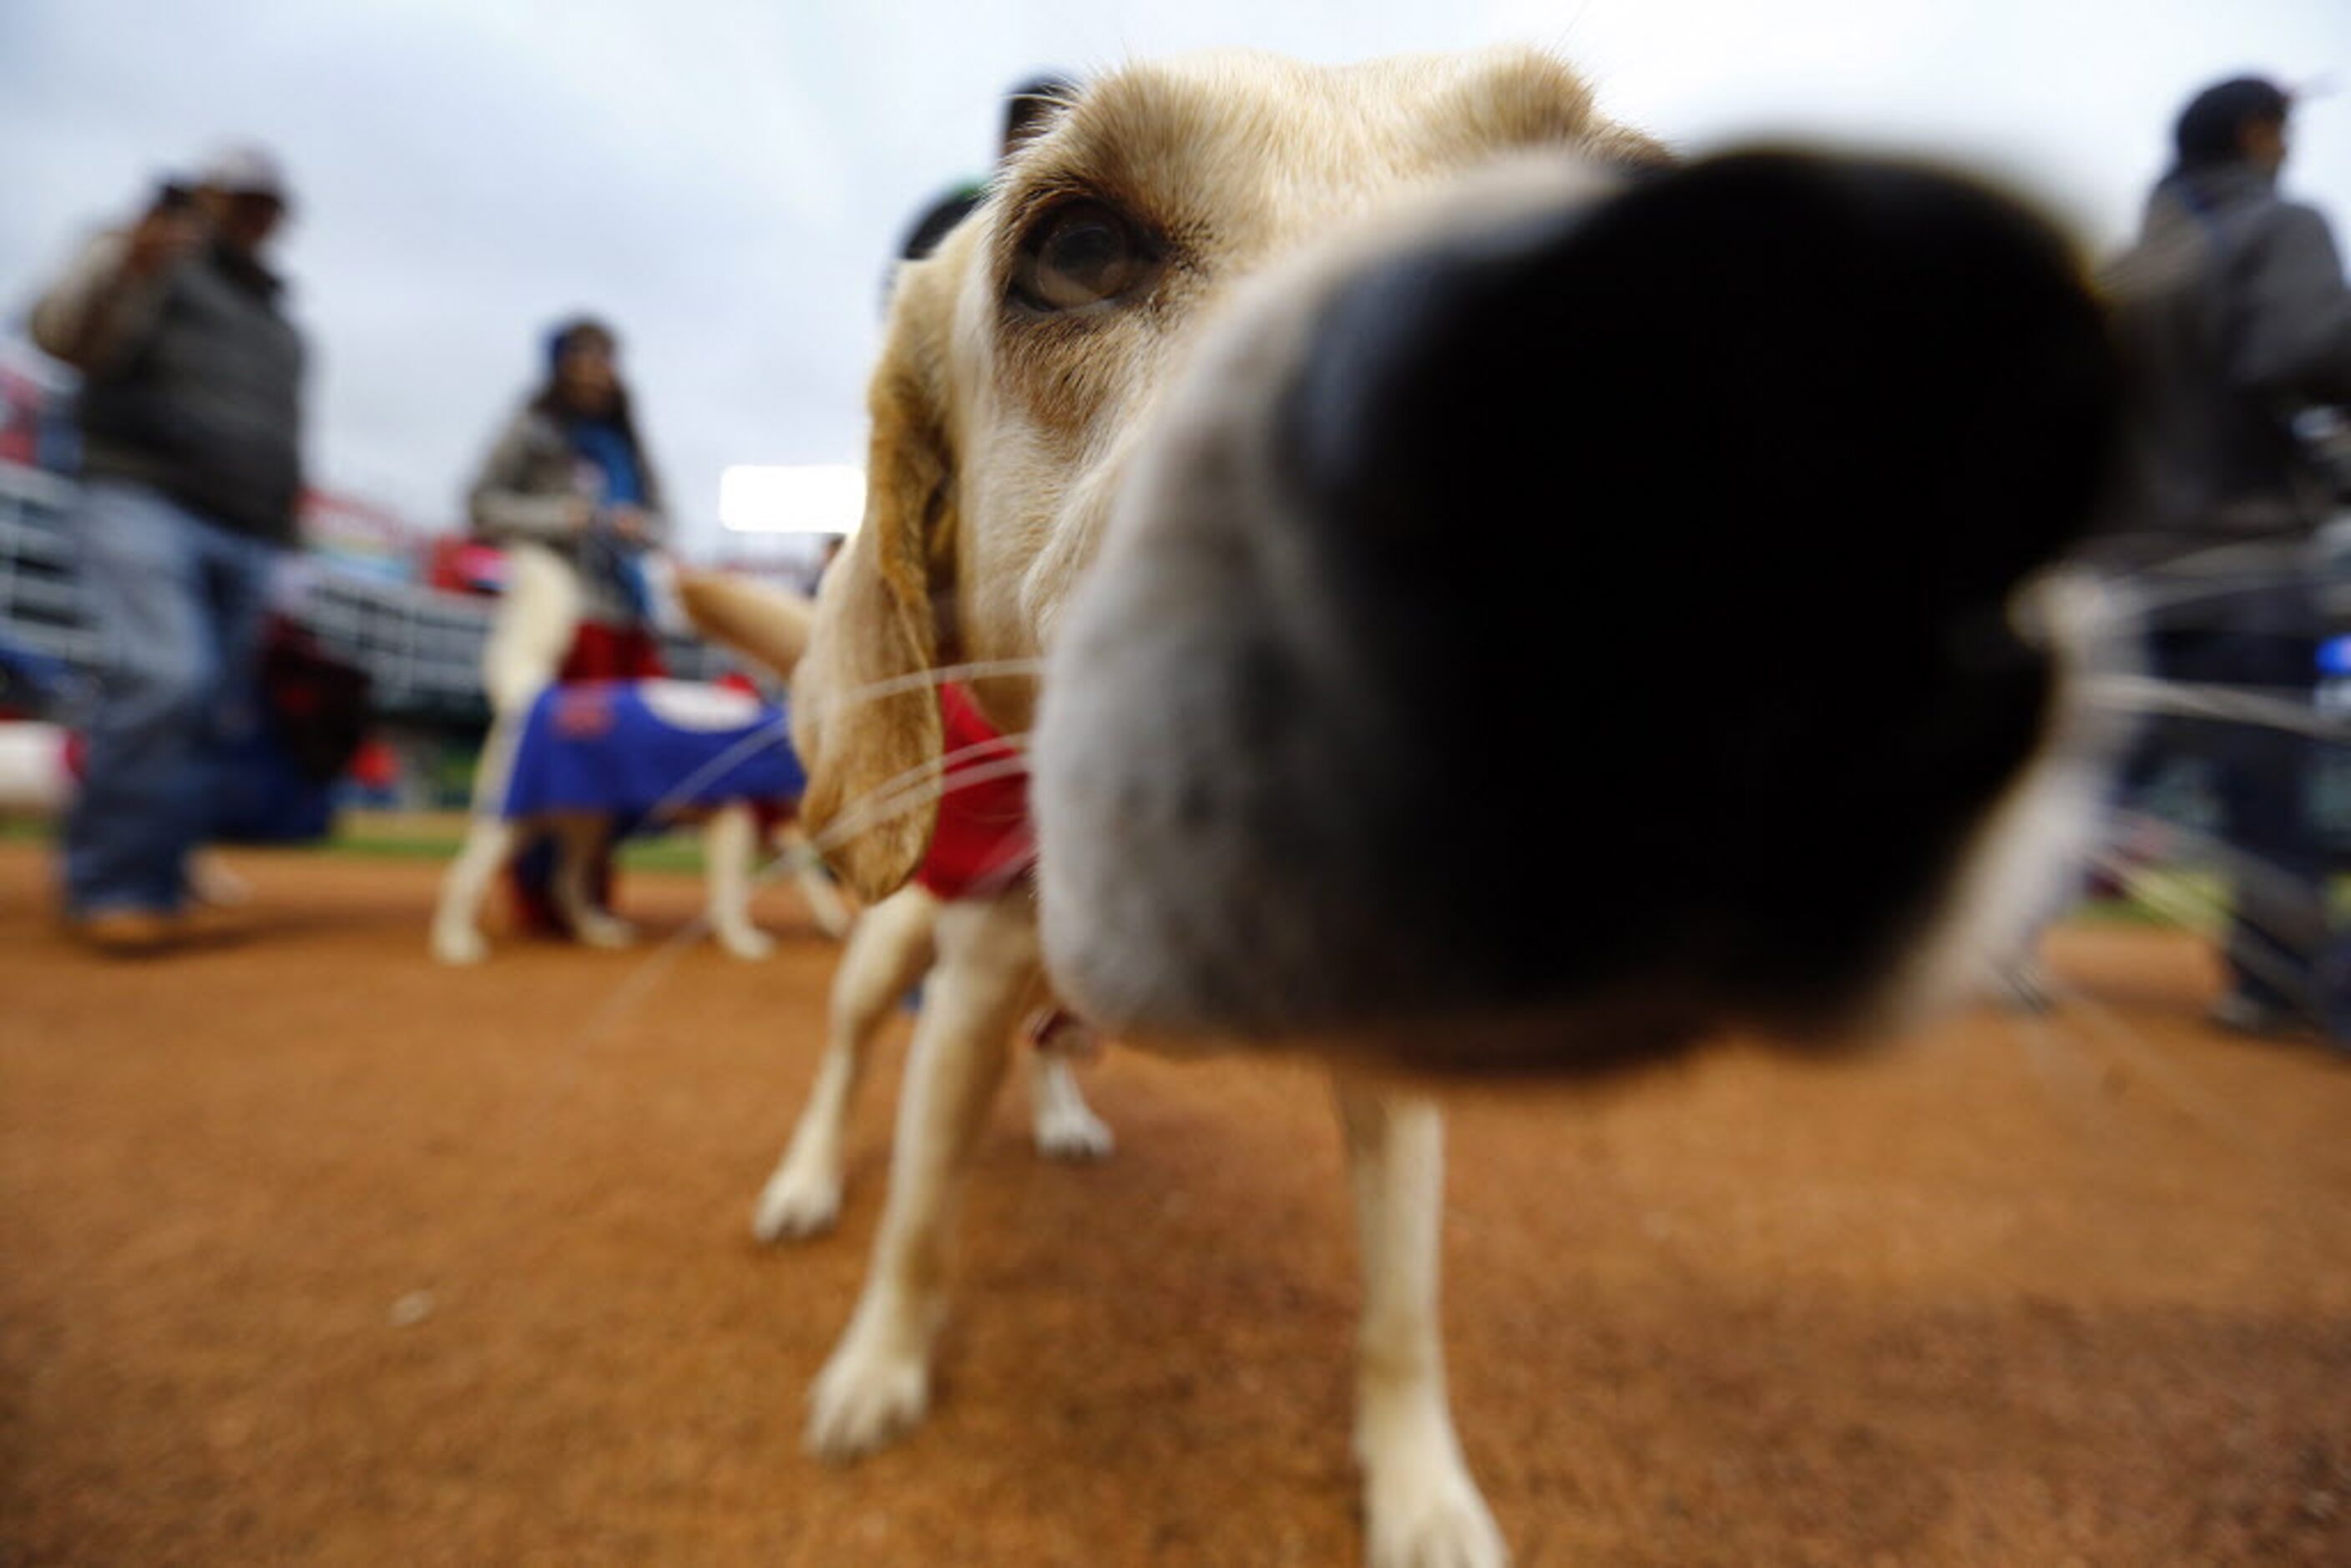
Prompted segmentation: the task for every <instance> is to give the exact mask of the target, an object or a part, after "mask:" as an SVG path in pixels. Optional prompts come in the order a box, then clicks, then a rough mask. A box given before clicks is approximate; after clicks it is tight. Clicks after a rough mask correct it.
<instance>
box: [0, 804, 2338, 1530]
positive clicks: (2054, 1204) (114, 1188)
mask: <svg viewBox="0 0 2351 1568" xmlns="http://www.w3.org/2000/svg"><path fill="white" fill-rule="evenodd" d="M237 864H238V865H239V867H240V869H242V870H243V871H244V872H245V873H246V874H247V875H248V876H249V877H250V878H251V879H252V880H253V881H254V882H255V883H256V884H257V889H258V894H259V897H258V902H257V903H256V905H255V907H254V909H253V911H252V912H251V913H250V914H248V915H245V916H244V917H243V918H242V919H241V920H240V921H239V922H237V923H236V925H235V928H233V929H231V930H229V931H226V932H224V933H222V934H220V935H219V936H216V937H214V939H213V940H211V941H209V942H207V943H206V944H204V945H203V946H199V947H198V948H196V949H194V950H192V951H188V952H184V953H182V954H179V955H177V956H172V957H169V958H166V959H161V960H154V961H145V962H137V963H122V962H106V961H101V960H99V959H97V958H95V957H91V956H86V955H84V954H83V953H81V952H79V951H78V950H77V949H76V948H74V947H73V946H69V945H68V943H66V942H65V941H64V940H63V939H62V938H61V937H60V936H57V935H56V934H55V932H54V931H53V930H52V929H51V926H50V924H49V921H50V916H49V911H48V900H47V872H46V867H45V864H44V862H43V859H42V857H41V854H40V852H38V850H37V847H36V846H34V845H31V844H28V843H23V842H18V843H15V844H8V845H0V1562H5V1563H12V1564H13V1563H135V1564H142V1565H144V1564H158V1563H239V1564H244V1563H355V1564H356V1563H388V1564H402V1565H407V1564H418V1563H434V1564H438V1563H467V1564H470V1563H566V1564H569V1563H632V1564H643V1563H664V1564H668V1563H680V1564H684V1563H692V1564H732V1563H758V1564H765V1565H775V1564H796V1563H809V1564H836V1563H851V1564H859V1563H916V1564H923V1563H987V1564H993V1563H1019V1564H1101V1563H1106V1564H1126V1563H1149V1564H1159V1563H1166V1564H1189V1563H1312V1564H1345V1563H1350V1562H1352V1561H1353V1560H1354V1558H1355V1556H1356V1554H1357V1553H1358V1552H1359V1550H1360V1542H1359V1539H1358V1535H1357V1530H1356V1524H1355V1519H1354V1507H1353V1477H1352V1475H1351V1472H1350V1469H1349V1460H1348V1452H1347V1431H1346V1418H1347V1390H1348V1385H1349V1375H1348V1356H1349V1348H1348V1342H1349V1333H1350V1325H1351V1322H1352V1313H1353V1301H1354V1297H1355V1286H1354V1282H1353V1247H1352V1242H1351V1239H1350V1237H1349V1234H1348V1230H1347V1226H1346V1205H1345V1198H1344V1193H1343V1188H1342V1184H1341V1178H1340V1166H1339V1152H1338V1141H1337V1137H1336V1134H1335V1131H1334V1129H1333V1127H1332V1117H1331V1114H1330V1110H1329V1105H1328V1096H1327V1094H1326V1093H1325V1092H1324V1091H1323V1089H1322V1086H1321V1084H1320V1083H1319V1082H1318V1081H1317V1079H1316V1077H1315V1075H1314V1074H1313V1073H1311V1071H1304V1070H1301V1069H1299V1068H1295V1067H1289V1066H1280V1065H1267V1064H1264V1063H1261V1062H1256V1061H1218V1062H1214V1063H1210V1064H1207V1065H1202V1066H1191V1067H1179V1066H1174V1065H1170V1064H1165V1063H1161V1062H1157V1061H1150V1060H1147V1059H1144V1058H1141V1057H1138V1056H1134V1055H1128V1054H1123V1053H1120V1052H1117V1051H1113V1052H1111V1053H1110V1054H1109V1055H1108V1057H1107V1058H1106V1059H1105V1060H1104V1061H1102V1063H1101V1064H1100V1065H1098V1066H1097V1067H1094V1068H1092V1070H1090V1071H1088V1072H1087V1074H1086V1082H1087V1086H1088V1092H1089V1093H1090V1094H1091V1095H1092V1097H1093V1099H1094V1102H1095V1104H1096V1106H1097V1108H1098V1109H1099V1110H1100V1111H1101V1112H1102V1114H1103V1115H1104V1116H1105V1118H1107V1119H1108V1120H1109V1121H1110V1122H1111V1123H1112V1124H1113V1125H1114V1126H1115V1128H1116V1130H1117V1133H1118V1137H1119V1148H1118V1153H1117V1154H1116V1155H1115V1156H1114V1157H1113V1159H1112V1160H1111V1161H1110V1162H1108V1163H1107V1164H1104V1165H1102V1166H1092V1167H1086V1168H1069V1167H1061V1166H1049V1165H1046V1164H1044V1163H1042V1162H1040V1161H1039V1160H1038V1159H1037V1158H1036V1157H1034V1156H1033V1155H1031V1153H1030V1152H1029V1148H1028V1146H1027V1144H1026V1140H1025V1131H1024V1127H1023V1117H1022V1114H1021V1107H1020V1105H1019V1103H1018V1102H1017V1101H1016V1100H1015V1099H1014V1098H1013V1097H1011V1096H1008V1097H1007V1099H1006V1102H1005V1103H1004V1105H1003V1106H1002V1107H1001V1108H1000V1110H999V1113H998V1117H997V1122H996V1125H995V1128H994V1130H993V1132H992V1134H990V1136H989V1137H988V1139H987V1143H986V1145H985V1146H984V1148H983V1150H982V1153H981V1155H980V1158H979V1162H978V1167H977V1171H976V1172H975V1174H974V1177H973V1181H972V1191H971V1199H970V1202H969V1204H968V1206H967V1211H966V1214H965V1217H964V1221H965V1222H964V1227H963V1232H964V1242H963V1245H962V1248H961V1250H960V1254H959V1261H958V1273H959V1281H958V1308H957V1312H956V1317H955V1319H954V1321H953V1324H952V1327H951V1328H950V1330H949V1332H948V1335H947V1338H946V1343H945V1347H944V1354H943V1360H942V1368H943V1371H942V1377H941V1381H940V1386H939V1390H938V1393H939V1399H938V1404H937V1409H936V1411H935V1416H934V1417H933V1419H932V1421H931V1423H930V1424H929V1425H928V1426H927V1427H925V1428H924V1429H923V1430H922V1431H921V1432H919V1433H918V1434H916V1435H915V1436H914V1437H913V1438H912V1439H911V1440H910V1441H908V1442H906V1443H905V1444H904V1445H903V1446H901V1447H899V1448H895V1449H893V1450H891V1451H890V1452H888V1453H886V1454H883V1455H882V1456H880V1457H878V1458H873V1459H872V1460H869V1461H867V1462H866V1463H863V1464H862V1465H859V1466H856V1467H854V1468H850V1469H834V1468H831V1467H828V1466H825V1465H822V1464H820V1463H818V1462H816V1461H814V1460H811V1459H810V1458H806V1457H804V1456H803V1455H802V1453H801V1452H800V1448H799V1421H800V1400H801V1396H802V1393H803V1391H804V1390H805V1389H806V1387H807V1385H808V1383H809V1380H810V1377H811V1375H813V1374H814V1373H815V1371H816V1369H817V1368H818V1366H819V1365H820V1363H821V1361H822V1358H823V1356H824V1354H825V1352H826V1349H827V1347H828V1345H829V1343H830V1341H831V1338H832V1336H833V1334H834V1333H836V1332H837V1331H838V1330H839V1329H840V1327H841V1324H842V1322H843V1321H844V1320H845V1318H846V1316H847V1313H848V1311H849V1308H850V1305H851V1302H852V1297H853V1293H854V1291H855V1289H856V1285H857V1281H858V1279H859V1277H860V1273H861V1270H862V1265H863V1260H864V1254H865V1248H866V1244H867V1242H868V1241H869V1239H870V1238H871V1236H872V1228H873V1224H874V1219H875V1217H876V1212H877V1210H878V1207H879V1203H880V1197H881V1188H882V1181H883V1170H884V1161H885V1157H886V1155H887V1144H888V1135H889V1122H890V1118H889V1107H890V1102H891V1098H892V1096H893V1092H894V1089H895V1084H896V1057H897V1055H898V1051H897V1042H898V1040H902V1039H903V1036H904V1026H903V1025H901V1026H900V1027H899V1028H898V1029H897V1030H895V1031H894V1034H893V1040H892V1043H891V1045H890V1047H889V1049H888V1050H887V1051H885V1058H886V1061H887V1070H886V1071H883V1072H881V1073H880V1074H878V1075H877V1077H876V1079H875V1081H874V1082H872V1084H871V1085H870V1087H869V1092H868V1096H867V1098H866V1100H865V1102H864V1103H863V1105H862V1109H861V1113H860V1115H859V1118H858V1123H857V1134H856V1137H855V1143H854V1154H853V1166H852V1181H853V1183H854V1186H853V1187H852V1192H851V1197H850V1205H849V1208H848V1212H847V1214H846V1217H845V1219H844V1223H843V1228H842V1229H841V1233H840V1234H839V1235H837V1236H834V1237H831V1238H830V1239H824V1240H821V1241H818V1242H815V1243H813V1244H810V1245H807V1246H803V1247H799V1248H794V1249H780V1250H767V1249H760V1248H758V1247H756V1246H755V1245H754V1244H753V1243H752V1241H751V1239H750V1237H749V1233H748V1227H747V1220H748V1216H749V1211H750V1203H751V1199H752V1197H753V1195H754V1194H755V1192H756V1191H757V1190H758V1186H759V1183H760V1181H761V1179H762V1178H763V1177H764V1176H765V1175H766V1172H767V1170H768V1166H769V1164H770V1162H771V1161H772V1160H773V1159H774V1157H775V1155H777V1153H778V1150H779V1148H780V1147H781V1145H782V1143H783V1139H784V1135H785V1134H786V1132H787V1130H788V1129H789V1125H790V1122H791V1118H792V1115H793V1113H794V1112H795V1111H796V1109H797V1107H798V1103H799V1096H800V1094H801V1092H802V1091H803V1089H804V1088H805V1086H806V1084H807V1082H808V1079H809V1075H810V1071H811V1069H812V1067H813V1065H814V1062H815V1059H816V1054H817V1051H818V1050H819V1047H820V1019H821V1016H822V1000H823V996H824V988H825V985H826V981H827V978H828V977H829V975H830V973H831V964H832V958H833V955H834V952H835V949H834V948H833V947H832V946H831V945H830V944H828V943H826V942H824V941H823V940H822V939H821V938H820V937H819V936H816V934H815V933H814V931H813V928H812V927H811V926H810V924H809V922H808V920H807V917H806V915H805V913H804V912H803V911H802V910H801V909H800V908H799V905H798V904H796V903H795V902H794V901H793V898H792V895H791V894H789V892H788V891H777V892H774V893H771V894H767V895H765V902H764V903H763V909H762V912H763V914H764V915H766V917H767V918H768V923H769V924H770V925H771V926H773V927H775V928H777V929H778V932H779V934H780V935H781V936H783V937H784V941H783V944H782V950H781V952H780V953H779V954H778V956H776V957H774V958H773V959H771V960H769V961H768V962H766V963H763V964H744V963H740V962H737V961H735V960H732V959H730V958H727V957H726V956H724V955H722V954H720V953H719V952H717V951H716V949H715V948H713V947H711V946H707V945H702V946H694V947H691V948H689V949H685V950H683V951H678V952H674V953H671V952H663V951H659V950H656V949H642V950H640V951H638V952H636V953H632V954H601V953H590V952H583V951H576V950H570V949H566V948H562V947H558V946H547V945H532V944H517V943H514V942H507V943H506V944H503V945H502V946H500V947H499V949H498V950H497V952H496V954H495V956H494V957H493V958H492V960H491V961H490V962H489V963H488V964H487V965H486V966H485V967H481V968H479V969H475V970H467V971H452V970H446V969H442V968H438V967H434V965H432V964H431V963H430V962H429V961H428V960H427V959H426V956H425V954H424V922H425V915H426V910H427V907H428V904H429V901H430V897H431V892H432V887H433V883H434V875H435V868H434V866H432V865H430V864H427V863H420V862H398V861H375V860H362V859H351V858H339V857H317V856H304V855H296V854H259V853H255V854H248V855H245V856H242V857H240V858H239V859H238V860H237ZM697 892H698V889H697V886H696V884H695V883H694V882H693V881H692V880H690V879H687V878H684V877H678V876H657V875H650V874H640V875H636V876H633V877H632V878H631V879H630V881H629V883H628V885H627V887H626V888H625V889H624V894H625V904H626V905H627V907H628V909H629V911H630V912H631V913H632V914H635V915H639V916H640V917H642V918H643V919H644V920H645V921H646V922H647V924H648V925H650V926H651V927H653V931H654V934H655V935H656V936H658V935H659V934H660V933H661V932H662V931H663V930H664V929H671V928H674V927H675V926H676V925H679V924H681V923H682V922H683V921H684V918H685V917H686V915H688V914H689V913H690V912H691V910H692V909H693V908H694V906H695V902H696V897H697ZM2051 958H2052V961H2053V967H2054V968H2055V969H2056V971H2057V973H2058V975H2059V977H2061V978H2062V979H2063V980H2064V982H2065V983H2066V988H2067V989H2068V991H2069V992H2070V993H2071V995H2070V996H2069V998H2068V999H2067V1000H2065V1001H2064V1003H2063V1004H2062V1005H2061V1006H2060V1007H2059V1008H2058V1009H2057V1010H2056V1011H2055V1012H2053V1014H2050V1015H2048V1016H2047V1017H2045V1018H2043V1019H2014V1018H2011V1017H2008V1016H2005V1015H2002V1014H1998V1013H1993V1012H1989V1011H1987V1012H1983V1013H1979V1014H1974V1015H1970V1016H1969V1017H1966V1018H1962V1019H1958V1020H1956V1021H1954V1022H1953V1023H1951V1024H1950V1025H1949V1026H1947V1027H1945V1028H1942V1029H1941V1030H1938V1031H1937V1032H1935V1033H1934V1034H1932V1035H1930V1036H1928V1037H1927V1038H1924V1039H1922V1040H1917V1041H1913V1042H1911V1043H1909V1044H1908V1045H1907V1046H1905V1047H1903V1048H1900V1049H1898V1050H1891V1051H1886V1052H1885V1053H1883V1054H1879V1055H1876V1056H1875V1057H1872V1058H1869V1059H1866V1060H1863V1061H1840V1062H1837V1063H1834V1064H1829V1063H1817V1062H1814V1063H1807V1062H1801V1061H1789V1060H1786V1059H1784V1058H1776V1057H1772V1056H1770V1055H1767V1054H1764V1053H1762V1052H1761V1051H1755V1050H1752V1049H1749V1048H1746V1047H1742V1046H1740V1045H1738V1044H1735V1043H1734V1044H1731V1045H1729V1046H1727V1047H1726V1048H1724V1049H1722V1050H1720V1051H1716V1052H1713V1053H1711V1054H1709V1055H1708V1056H1706V1057H1705V1058H1703V1059H1702V1060H1699V1061H1695V1062H1693V1063H1691V1064H1689V1065H1687V1066H1685V1067H1679V1068H1676V1069H1673V1070H1671V1071H1662V1072H1657V1073H1655V1074H1651V1075H1649V1076H1646V1077H1643V1078H1639V1079H1635V1080H1631V1081H1627V1082H1621V1083H1614V1084H1611V1085H1609V1086H1607V1087H1605V1088H1604V1089H1597V1090H1591V1091H1585V1092H1544V1093H1535V1092H1527V1091H1524V1090H1512V1091H1510V1092H1499V1091H1493V1092H1479V1093H1477V1094H1471V1095H1464V1096H1462V1097H1460V1099H1459V1100H1458V1103H1457V1104H1456V1105H1455V1116H1454V1121H1453V1142H1452V1148H1453V1168H1452V1177H1451V1198H1450V1216H1449V1228H1448V1234H1447V1280H1446V1282H1447V1337H1448V1340H1449V1343H1450V1346H1451V1354H1452V1369H1453V1389H1454V1396H1455V1402H1456V1408H1457V1414H1458V1418H1459V1422H1460V1426H1461V1429H1462V1433H1463V1437H1464V1441H1465V1444H1466V1446H1467V1448H1468V1453H1469V1457H1470V1460H1471V1463H1472V1465H1473V1467H1474V1469H1476V1471H1477V1473H1478V1475H1479V1478H1480V1479H1481V1480H1482V1481H1483V1483H1484V1485H1485V1488H1486V1491H1487V1494H1488V1497H1489V1500H1490V1501H1491V1503H1492V1505H1493V1508H1494V1511H1495V1513H1496V1514H1497V1516H1498V1517H1499V1520H1500V1521H1501V1523H1502V1526H1503V1529H1504V1531H1505V1532H1506V1533H1507V1534H1508V1536H1509V1537H1510V1540H1511V1541H1512V1542H1513V1543H1514V1545H1515V1547H1516V1549H1517V1552H1518V1554H1519V1557H1520V1560H1521V1561H1522V1562H1523V1563H1537V1564H1540V1563H1660V1564H1664V1563H1671V1564H1702V1563H1724V1564H1733V1563H1736V1564H1749V1563H1837V1564H1843V1563H1901V1564H1914V1563H1970V1564H1972V1563H1986V1564H1991V1563H1999V1564H2033V1565H2039V1564H2057V1563H2100V1564H2105V1563H2351V1064H2346V1062H2345V1061H2341V1060H2338V1059H2335V1058H2332V1057H2330V1056H2328V1055H2327V1054H2325V1053H2324V1052H2322V1051H2318V1050H2316V1049H2314V1048H2292V1047H2281V1046H2265V1045H2259V1044H2253V1043H2250V1042H2246V1041H2243V1040H2233V1039H2229V1038H2224V1037H2221V1036H2220V1035H2217V1034H2215V1033H2213V1032H2211V1031H2210V1030H2208V1029H2206V1028H2205V1027H2204V1026H2203V1025H2202V1024H2201V1023H2200V1022H2199V1009H2200V1007H2201V1005H2202V1003H2203V1002H2204V1001H2205V1000H2207V999H2208V998H2209V996H2210V989H2211V987H2212V985H2213V983H2214V977H2213V972H2212V969H2211V967H2210V961H2209V959H2208V957H2207V956H2206V955H2205V953H2204V950H2203V948H2202V947H2201V946H2200V945H2199V943H2198V942H2197V940H2196V939H2195V938H2193V937H2190V936H2183V935H2180V934H2178V933H2172V932H2165V931H2158V930H2153V929H2149V928H2147V927H2143V926H2128V925H2077V926H2074V927H2070V928H2067V929H2065V930H2063V931H2061V932H2059V933H2058V934H2057V935H2056V936H2055V938H2054V939H2053V942H2052V945H2051Z"/></svg>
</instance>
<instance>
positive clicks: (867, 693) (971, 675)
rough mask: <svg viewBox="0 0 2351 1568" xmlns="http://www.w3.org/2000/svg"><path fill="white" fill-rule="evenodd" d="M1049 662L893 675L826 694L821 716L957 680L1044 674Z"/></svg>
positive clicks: (993, 662)
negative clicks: (1046, 664) (885, 678)
mask: <svg viewBox="0 0 2351 1568" xmlns="http://www.w3.org/2000/svg"><path fill="white" fill-rule="evenodd" d="M1044 671H1045V661H1044V660H1042V659H1039V658H1029V659H972V660H967V661H966V662H965V663H963V664H939V665H936V666H935V667H933V668H930V669H925V670H916V671H914V672H913V673H911V674H904V675H893V676H892V677H890V678H889V679H888V680H883V681H868V682H866V683H865V684H864V685H855V686H850V687H847V688H845V689H843V690H841V691H839V692H828V693H825V694H823V695H822V697H821V698H820V699H812V700H813V701H815V703H816V706H817V709H818V711H819V712H820V713H837V712H839V711H840V710H841V709H843V708H851V707H855V706H858V705H860V704H862V703H869V702H880V701H881V700H882V699H883V698H884V697H893V696H899V695H904V693H907V692H920V691H931V690H935V689H936V688H938V687H940V686H944V685H949V684H951V683H953V682H956V681H984V680H998V679H1011V678H1014V677H1018V676H1021V675H1040V674H1044Z"/></svg>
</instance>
